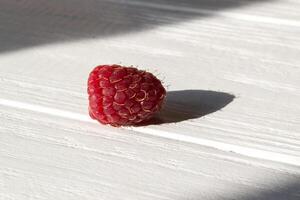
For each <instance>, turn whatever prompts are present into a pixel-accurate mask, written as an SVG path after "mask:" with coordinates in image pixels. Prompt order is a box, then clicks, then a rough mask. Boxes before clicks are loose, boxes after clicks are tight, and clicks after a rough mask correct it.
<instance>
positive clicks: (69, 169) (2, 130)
mask: <svg viewBox="0 0 300 200" xmlns="http://www.w3.org/2000/svg"><path fill="white" fill-rule="evenodd" d="M0 116H1V121H0V143H1V144H0V145H1V148H0V162H1V165H0V177H1V178H0V186H1V187H0V194H1V195H0V197H1V198H3V199H53V198H55V199H64V200H65V199H78V198H80V199H99V198H101V199H120V198H122V199H153V198H155V199H158V200H159V199H190V200H192V199H195V200H198V199H204V200H206V199H211V200H212V199H216V200H217V199H258V200H260V199H261V200H265V199H270V198H271V199H275V200H276V199H278V200H279V199H292V200H297V199H298V198H299V195H300V193H299V187H300V185H299V180H300V169H299V167H297V168H296V167H293V166H287V165H280V164H278V163H271V162H267V161H261V160H256V159H250V158H246V157H243V156H238V155H237V154H233V153H226V152H222V151H217V150H214V149H210V148H203V147H201V146H198V145H190V144H187V143H183V142H175V141H172V140H165V139H161V138H155V137H148V136H143V135H141V134H139V133H135V132H132V131H126V130H121V129H114V128H110V127H103V128H101V129H99V127H98V125H97V124H95V123H83V122H80V121H74V120H68V119H64V118H61V117H52V116H49V115H45V114H42V115H41V114H39V113H36V112H30V111H24V110H21V109H12V108H7V107H3V106H0Z"/></svg>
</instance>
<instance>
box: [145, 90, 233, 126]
mask: <svg viewBox="0 0 300 200" xmlns="http://www.w3.org/2000/svg"><path fill="white" fill-rule="evenodd" d="M234 98H235V96H234V95H232V94H229V93H225V92H216V91H209V90H179V91H171V92H168V93H167V99H166V103H165V105H164V107H163V109H162V111H161V112H160V113H159V114H158V115H157V116H156V117H155V118H154V119H153V120H151V121H149V122H147V123H146V124H147V125H151V124H164V123H175V122H181V121H185V120H189V119H195V118H199V117H202V116H205V115H207V114H210V113H213V112H216V111H218V110H220V109H222V108H223V107H225V106H226V105H227V104H229V103H230V102H232V101H233V99H234ZM146 124H144V125H146Z"/></svg>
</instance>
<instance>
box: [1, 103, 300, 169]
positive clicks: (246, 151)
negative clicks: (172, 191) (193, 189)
mask: <svg viewBox="0 0 300 200" xmlns="http://www.w3.org/2000/svg"><path fill="white" fill-rule="evenodd" d="M0 105H2V106H7V107H11V108H17V109H22V110H28V111H33V112H37V113H43V114H48V115H52V116H56V117H62V118H66V119H72V120H77V121H82V122H89V123H96V122H95V121H93V120H92V119H90V117H89V116H88V115H84V114H79V113H74V112H70V111H65V110H60V109H56V108H49V107H46V106H41V105H34V104H29V103H23V102H18V101H13V100H7V99H2V98H0ZM124 129H126V130H131V131H135V132H138V133H141V134H145V135H151V136H155V137H160V138H165V139H170V140H175V141H179V142H186V143H191V144H198V145H202V146H206V147H212V148H215V149H218V150H221V151H226V152H234V153H237V154H240V155H244V156H248V157H252V158H256V159H263V160H269V161H275V162H279V163H284V164H289V165H294V166H300V158H299V157H297V156H291V155H285V154H282V153H275V152H271V151H265V150H261V149H254V148H249V147H244V146H239V145H234V144H228V143H224V142H219V141H214V140H209V139H204V138H197V137H192V136H186V135H181V134H177V133H171V132H167V131H164V130H159V129H153V128H149V127H124Z"/></svg>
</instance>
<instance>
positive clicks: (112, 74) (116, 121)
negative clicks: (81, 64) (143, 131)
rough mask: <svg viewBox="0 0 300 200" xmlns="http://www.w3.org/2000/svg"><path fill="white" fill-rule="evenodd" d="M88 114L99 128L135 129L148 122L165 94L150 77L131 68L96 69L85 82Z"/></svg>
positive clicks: (117, 66)
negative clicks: (119, 127) (128, 127)
mask: <svg viewBox="0 0 300 200" xmlns="http://www.w3.org/2000/svg"><path fill="white" fill-rule="evenodd" d="M88 95H89V114H90V116H91V118H93V119H95V120H97V121H99V122H100V123H102V124H110V125H112V126H126V125H135V124H138V123H140V122H143V121H146V120H149V119H150V118H151V117H153V116H154V114H155V113H156V112H158V111H159V110H160V109H161V107H162V105H163V102H164V99H165V96H166V90H165V88H164V87H163V85H162V83H161V81H160V80H159V79H157V78H156V77H155V76H154V75H153V74H151V73H149V72H146V71H142V70H138V69H136V68H134V67H124V66H120V65H100V66H97V67H96V68H94V69H93V71H92V72H91V73H90V75H89V79H88Z"/></svg>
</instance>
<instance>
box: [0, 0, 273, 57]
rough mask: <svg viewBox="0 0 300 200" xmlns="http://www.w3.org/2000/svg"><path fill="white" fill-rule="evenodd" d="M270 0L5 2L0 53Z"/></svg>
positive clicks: (0, 4)
mask: <svg viewBox="0 0 300 200" xmlns="http://www.w3.org/2000/svg"><path fill="white" fill-rule="evenodd" d="M267 1H275V0H218V1H211V0H152V1H146V0H124V1H118V0H84V1H82V0H60V1H49V0H1V2H0V44H1V45H0V53H1V52H6V51H13V50H18V49H22V48H28V47H32V46H37V45H43V44H49V43H55V42H56V43H57V42H67V41H73V40H79V39H93V38H99V37H101V38H103V37H111V36H114V35H118V34H124V33H129V32H136V31H140V30H145V29H153V28H155V27H157V26H162V25H168V24H174V23H180V22H184V21H187V20H189V19H194V18H199V17H208V16H210V15H214V14H215V13H217V12H218V11H221V10H224V9H230V8H236V7H242V6H247V5H251V4H255V3H262V2H267ZM128 42H130V41H128Z"/></svg>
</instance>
